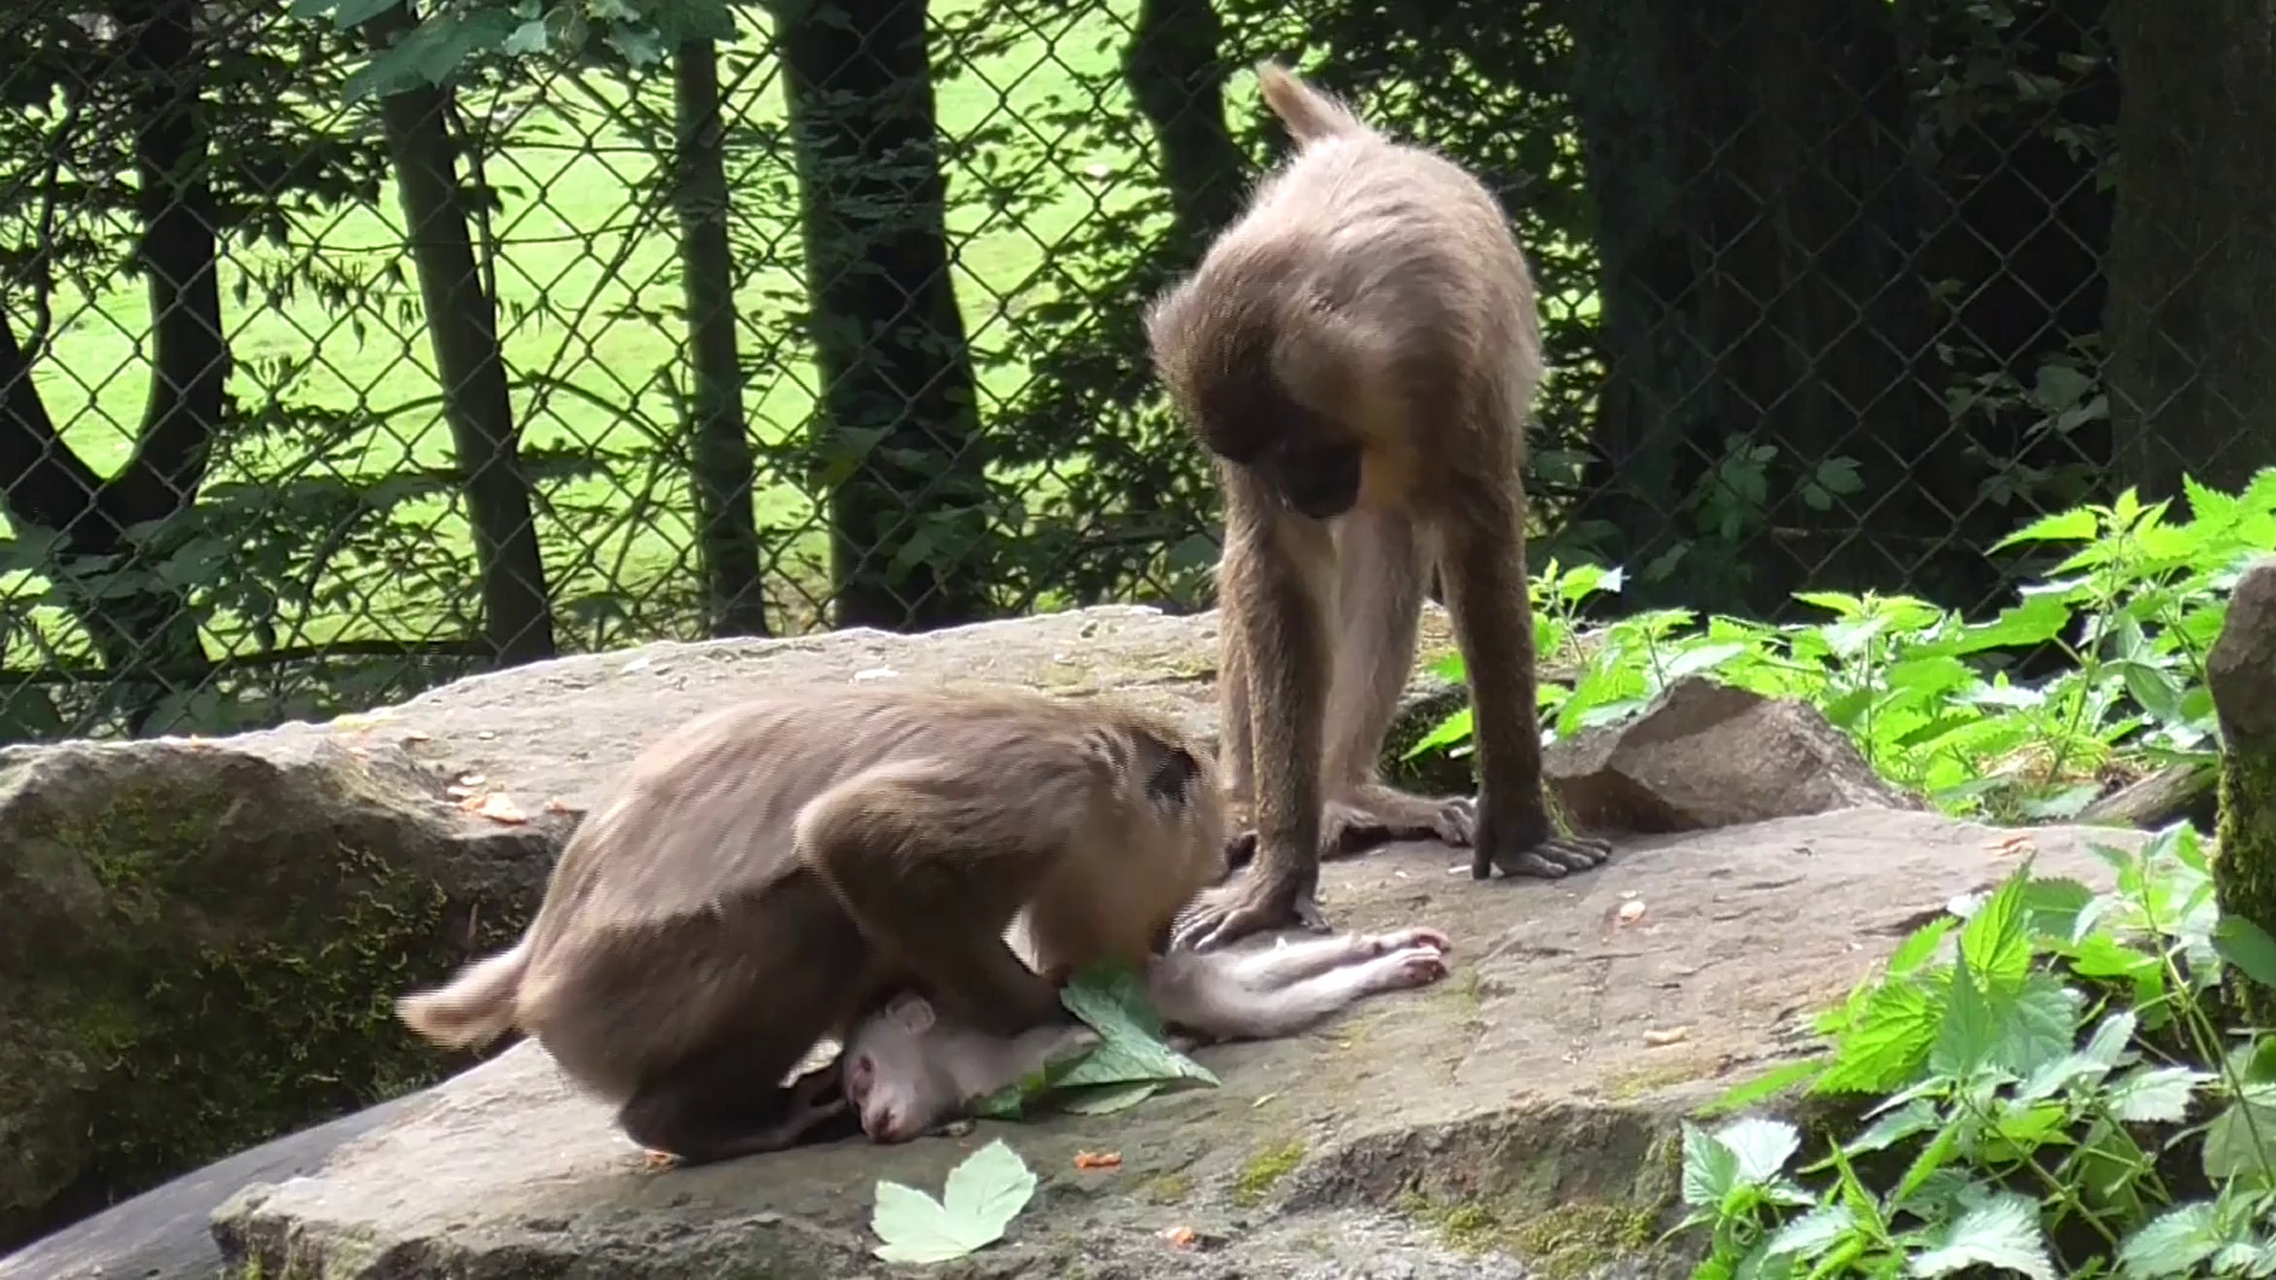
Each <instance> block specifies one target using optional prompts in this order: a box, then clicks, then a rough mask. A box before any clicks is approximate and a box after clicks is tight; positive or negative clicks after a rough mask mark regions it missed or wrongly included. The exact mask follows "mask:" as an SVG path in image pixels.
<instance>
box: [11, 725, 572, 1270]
mask: <svg viewBox="0 0 2276 1280" xmlns="http://www.w3.org/2000/svg"><path fill="white" fill-rule="evenodd" d="M562 825H565V824H562ZM541 827H542V824H539V823H530V824H524V825H520V826H511V825H503V824H499V823H496V822H493V821H490V820H487V819H482V818H477V817H474V816H472V815H470V814H468V813H466V812H464V811H462V810H461V809H460V808H459V807H458V806H457V805H456V804H455V803H453V802H452V801H451V799H450V798H449V797H448V796H447V795H446V794H445V783H444V782H443V781H442V780H441V779H439V778H438V777H436V775H435V774H434V772H433V770H431V769H430V768H429V767H428V766H426V765H424V764H422V763H420V762H418V761H416V760H414V759H412V758H411V757H410V756H408V755H407V754H405V753H403V752H402V751H399V750H388V749H384V748H357V749H350V748H348V747H346V746H344V745H341V744H337V743H333V742H329V741H327V740H325V739H324V738H323V737H321V736H319V735H311V734H303V735H270V736H265V737H259V738H241V739H235V740H232V741H229V742H226V743H222V742H207V741H198V740H186V739H166V740H157V741H145V742H134V743H118V744H108V745H93V744H86V743H77V744H66V745H61V746H52V747H20V748H13V749H9V750H6V751H0V1029H4V1030H0V1149H5V1150H6V1151H7V1152H8V1158H7V1159H6V1160H5V1161H0V1244H14V1243H18V1242H20V1241H22V1240H23V1239H25V1238H27V1237H28V1236H29V1235H31V1234H33V1233H36V1232H37V1231H38V1230H40V1229H41V1228H43V1227H47V1226H50V1225H53V1224H54V1223H55V1222H57V1221H58V1220H59V1219H65V1218H68V1217H70V1216H75V1215H76V1214H78V1213H83V1212H86V1211H88V1210H90V1209H94V1208H99V1207H100V1206H102V1205H103V1204H105V1203H108V1202H109V1201H110V1200H112V1199H114V1198H116V1197H117V1196H118V1195H120V1194H122V1193H128V1192H133V1191H138V1190H140V1189H142V1188H143V1187H146V1186H149V1185H150V1184H151V1183H153V1182H156V1181H159V1180H160V1179H161V1178H163V1177H165V1176H167V1175H169V1174H172V1173H175V1172H178V1171H180V1170H182V1169H184V1168H190V1167H194V1166H196V1165H198V1164H202V1163H204V1162H206V1161H208V1160H212V1159H215V1158H217V1157H220V1156H224V1155H227V1154H228V1153H230V1152H231V1151H234V1150H237V1149H239V1148H241V1147H244V1146H246V1145H248V1144H250V1143H254V1142H258V1141H260V1140H262V1139H264V1138H267V1137H269V1136H271V1135H273V1134H276V1133H280V1132H283V1131H286V1130H289V1129H293V1128H297V1127H299V1126H300V1125H303V1124H306V1123H307V1122H308V1121H309V1120H310V1119H312V1118H317V1117H321V1116H325V1115H332V1114H338V1113H340V1112H342V1111H346V1110H350V1109H353V1108H355V1107H358V1106H362V1105H366V1104H369V1103H370V1102H372V1101H374V1100H376V1099H378V1098H382V1097H386V1096H389V1095H391V1094H394V1093H399V1092H401V1091H402V1089H403V1088H404V1086H405V1085H406V1084H408V1083H415V1082H419V1081H421V1080H423V1079H432V1078H434V1077H435V1076H436V1075H438V1074H439V1073H440V1071H441V1069H442V1067H443V1065H444V1060H443V1059H442V1058H441V1057H440V1056H439V1055H436V1054H433V1053H430V1052H427V1051H426V1050H424V1049H422V1048H420V1047H418V1046H416V1045H414V1044H412V1043H409V1042H408V1041H407V1040H406V1039H405V1038H404V1037H403V1035H402V1034H401V1030H400V1028H398V1027H396V1026H394V1025H393V1022H392V1018H391V1016H390V1014H389V1011H388V1002H389V1001H390V999H391V998H392V997H393V995H394V994H395V992H396V990H397V989H398V988H400V987H401V986H402V985H403V983H404V982H405V981H406V980H410V979H413V978H423V977H431V976H433V975H435V974H438V973H443V972H447V971H448V970H449V969H450V968H451V967H452V966H454V965H456V964H458V963H460V962H461V961H462V960H463V959H464V958H465V957H466V955H467V954H469V952H470V951H471V950H475V949H481V948H486V947H488V946H492V945H495V944H496V943H498V942H499V941H500V940H501V939H505V938H510V937H511V936H512V933H513V931H514V930H515V929H517V928H518V927H519V923H520V919H519V917H518V915H517V909H518V907H519V905H520V904H525V903H527V902H529V901H531V900H532V899H533V897H534V895H535V893H536V892H537V891H538V888H539V886H540V885H541V883H542V880H543V877H544V875H545V871H546V868H547V867H548V865H549V863H550V852H549V851H550V849H551V847H552V841H551V839H550V838H549V837H548V835H547V833H546V832H545V831H544V830H542V829H541ZM460 1061H461V1062H463V1061H464V1059H461V1060H460Z"/></svg>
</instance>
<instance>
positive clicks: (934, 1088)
mask: <svg viewBox="0 0 2276 1280" xmlns="http://www.w3.org/2000/svg"><path fill="white" fill-rule="evenodd" d="M1098 1043H1099V1034H1098V1032H1096V1031H1093V1030H1092V1029H1091V1028H1089V1027H1088V1026H1085V1025H1083V1024H1082V1023H1079V1022H1078V1023H1073V1024H1069V1025H1065V1026H1058V1025H1046V1026H1041V1027H1035V1028H1033V1029H1031V1030H1027V1031H1023V1032H1021V1033H1020V1034H1018V1035H1016V1036H1009V1037H1006V1036H992V1035H989V1034H988V1033H987V1032H985V1031H982V1030H981V1029H980V1028H978V1027H976V1026H973V1025H972V1024H970V1023H967V1022H964V1021H961V1020H959V1019H956V1018H943V1017H940V1016H939V1014H938V1013H937V1012H936V1011H935V1010H934V1009H933V1006H932V1002H931V1001H929V1000H926V999H925V998H924V997H923V996H920V995H917V994H916V993H914V992H909V991H903V992H899V993H897V994H895V995H894V996H893V997H892V998H891V999H890V1000H888V1001H887V1002H886V1003H885V1005H884V1007H883V1008H880V1009H878V1010H877V1011H876V1012H874V1013H872V1014H870V1015H869V1016H868V1017H866V1018H864V1019H862V1021H861V1024H860V1025H859V1026H857V1027H855V1028H854V1030H853V1032H852V1034H850V1035H848V1036H847V1037H846V1042H845V1046H844V1048H843V1049H841V1050H840V1052H839V1059H838V1060H839V1067H840V1070H841V1071H842V1072H843V1073H844V1074H843V1084H842V1088H843V1090H844V1098H845V1101H846V1102H847V1103H848V1104H849V1105H850V1106H851V1107H852V1108H853V1109H854V1111H855V1112H857V1113H858V1114H859V1116H860V1119H861V1130H862V1132H863V1133H865V1134H867V1135H868V1136H869V1140H870V1141H872V1142H879V1143H900V1142H909V1141H912V1140H914V1139H916V1138H919V1137H922V1136H924V1135H925V1134H927V1133H931V1132H933V1131H935V1130H937V1129H939V1128H940V1127H941V1126H943V1125H945V1124H947V1123H949V1122H950V1121H952V1120H955V1119H957V1118H958V1117H959V1116H960V1115H961V1114H962V1113H963V1112H964V1110H965V1109H966V1108H967V1107H969V1106H970V1105H971V1103H972V1102H973V1101H974V1100H975V1099H978V1098H983V1097H986V1096H987V1095H989V1094H991V1093H994V1092H995V1091H996V1090H998V1089H1001V1088H1003V1087H1004V1086H1005V1085H1008V1084H1012V1083H1014V1082H1016V1081H1018V1080H1021V1079H1023V1078H1025V1077H1026V1076H1028V1075H1030V1074H1032V1073H1034V1072H1037V1071H1041V1070H1044V1069H1045V1068H1046V1067H1049V1066H1052V1065H1056V1064H1058V1063H1061V1062H1066V1061H1069V1060H1071V1059H1074V1058H1078V1057H1081V1056H1082V1055H1083V1054H1086V1053H1088V1052H1090V1051H1091V1050H1092V1049H1094V1048H1096V1047H1097V1046H1098Z"/></svg>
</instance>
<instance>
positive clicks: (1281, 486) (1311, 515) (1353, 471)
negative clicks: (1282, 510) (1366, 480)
mask: <svg viewBox="0 0 2276 1280" xmlns="http://www.w3.org/2000/svg"><path fill="white" fill-rule="evenodd" d="M1361 462H1362V457H1361V454H1360V451H1359V450H1358V449H1357V448H1356V447H1352V446H1343V445H1339V446H1335V447H1331V448H1324V449H1286V450H1281V451H1279V452H1277V453H1275V454H1273V455H1272V456H1270V457H1268V458H1267V459H1266V461H1265V465H1264V467H1263V468H1262V470H1263V471H1264V473H1265V478H1266V479H1267V480H1269V481H1270V482H1271V483H1272V487H1273V488H1274V489H1276V490H1278V491H1279V493H1280V496H1281V500H1282V501H1283V502H1286V503H1287V504H1288V508H1289V510H1291V511H1294V512H1295V513H1296V514H1298V515H1300V516H1304V517H1305V518H1307V519H1311V520H1332V519H1334V518H1335V517H1337V516H1340V515H1342V514H1344V513H1345V512H1347V511H1349V510H1351V509H1352V508H1353V507H1355V506H1357V505H1359V484H1360V478H1361Z"/></svg>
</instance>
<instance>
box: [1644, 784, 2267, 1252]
mask: <svg viewBox="0 0 2276 1280" xmlns="http://www.w3.org/2000/svg"><path fill="white" fill-rule="evenodd" d="M2097 852H2098V853H2099V854H2100V856H2102V857H2103V858H2104V859H2105V860H2107V861H2108V862H2109V864H2110V865H2111V867H2112V869H2113V870H2114V871H2115V873H2116V876H2115V884H2114V887H2113V889H2112V890H2111V891H2110V892H2107V893H2101V894H2096V893H2093V892H2091V891H2090V890H2089V889H2088V888H2087V887H2086V886H2085V885H2083V884H2081V883H2079V882H2077V881H2075V880H2068V879H2061V878H2043V877H2038V876H2034V875H2033V874H2032V872H2031V869H2030V867H2029V866H2028V865H2026V866H2024V867H2021V868H2019V869H2018V870H2017V871H2016V872H2015V873H2014V874H2013V875H2011V876H2010V877H2009V878H2008V879H2007V880H2006V881H2005V882H2003V883H2002V884H2001V885H2000V886H1999V887H1998V888H1997V889H1996V890H1994V891H1993V892H1991V893H1990V894H1988V895H1982V896H1979V897H1977V898H1975V899H1972V900H1969V901H1966V902H1963V903H1960V904H1956V906H1955V908H1954V912H1955V915H1949V916H1944V917H1940V918H1938V919H1937V920H1935V921H1932V922H1931V923H1929V924H1928V925H1926V926H1924V927H1922V928H1921V929H1919V930H1917V931H1916V932H1914V933H1913V934H1912V935H1911V936H1910V937H1908V938H1907V939H1905V941H1904V942H1903V943H1902V944H1901V945H1900V946H1899V947H1898V948H1897V950H1896V952H1895V954H1894V955H1893V956H1892V957H1891V959H1890V960H1889V962H1888V965H1887V967H1886V969H1885V971H1884V972H1882V973H1880V974H1879V975H1877V976H1876V977H1875V978H1873V979H1871V980H1869V981H1868V982H1866V983H1864V984H1862V985H1860V986H1859V987H1858V989H1857V990H1856V991H1854V992H1853V993H1852V994H1851V995H1850V997H1849V999H1848V1000H1847V1001H1845V1002H1844V1003H1843V1004H1842V1005H1841V1006H1840V1007H1839V1008H1837V1009H1834V1010H1832V1011H1830V1012H1829V1013H1827V1014H1826V1015H1825V1016H1824V1017H1823V1018H1822V1019H1821V1021H1820V1023H1819V1029H1820V1031H1821V1032H1823V1033H1824V1034H1825V1035H1826V1036H1828V1037H1829V1039H1830V1042H1831V1044H1830V1048H1829V1049H1828V1050H1827V1051H1826V1052H1824V1053H1823V1054H1821V1055H1820V1056H1818V1057H1815V1058H1813V1059H1810V1060H1808V1061H1806V1062H1802V1063H1798V1064H1794V1065H1790V1066H1787V1067H1784V1068H1781V1069H1779V1070H1777V1071H1774V1072H1772V1073H1770V1074H1768V1075H1766V1076H1764V1077H1762V1078H1760V1079H1758V1080H1756V1081H1753V1082H1750V1083H1749V1084H1747V1085H1743V1086H1741V1087H1740V1088H1738V1089H1736V1090H1733V1091H1732V1092H1731V1093H1730V1094H1728V1095H1726V1096H1725V1097H1724V1098H1723V1099H1721V1100H1719V1101H1718V1103H1717V1104H1716V1105H1715V1107H1713V1108H1710V1110H1728V1109H1731V1108H1735V1107H1739V1106H1743V1105H1746V1104H1748V1103H1750V1102H1753V1101H1756V1100H1758V1099H1761V1098H1764V1097H1767V1096H1769V1095H1770V1094H1772V1093H1776V1092H1780V1091H1783V1090H1786V1089H1790V1088H1793V1087H1795V1086H1798V1085H1804V1086H1806V1087H1807V1088H1808V1090H1809V1091H1810V1092H1812V1093H1816V1094H1821V1095H1829V1094H1836V1095H1838V1094H1849V1095H1869V1096H1877V1097H1878V1101H1876V1102H1874V1103H1873V1104H1872V1105H1871V1106H1869V1107H1868V1108H1867V1109H1866V1110H1865V1111H1864V1112H1863V1115H1862V1117H1861V1120H1862V1122H1863V1123H1862V1128H1860V1129H1857V1130H1856V1131H1855V1132H1850V1133H1846V1134H1845V1135H1844V1136H1839V1137H1836V1138H1833V1139H1830V1140H1829V1141H1828V1143H1827V1146H1826V1150H1825V1152H1824V1154H1823V1155H1822V1156H1821V1157H1820V1158H1818V1159H1816V1160H1815V1161H1813V1162H1811V1163H1809V1164H1806V1165H1803V1166H1801V1167H1799V1168H1795V1167H1793V1160H1794V1157H1795V1156H1796V1155H1797V1153H1798V1152H1799V1151H1800V1148H1801V1138H1800V1135H1799V1133H1798V1131H1797V1130H1796V1129H1795V1128H1794V1127H1793V1126H1792V1125H1790V1124H1787V1123H1786V1122H1784V1121H1781V1120H1776V1119H1768V1118H1761V1117H1747V1118H1743V1119H1739V1120H1736V1121H1734V1122H1732V1123H1729V1124H1726V1125H1724V1126H1722V1127H1721V1128H1718V1129H1716V1130H1713V1131H1708V1130H1705V1129H1702V1128H1699V1127H1696V1126H1691V1125H1687V1126H1686V1129H1685V1134H1684V1165H1683V1196H1684V1200H1685V1202H1686V1203H1687V1204H1689V1205H1690V1206H1691V1207H1692V1211H1691V1213H1690V1215H1689V1216H1688V1217H1687V1218H1686V1219H1685V1221H1684V1223H1683V1224H1682V1226H1681V1227H1679V1228H1678V1230H1683V1229H1695V1228H1699V1227H1705V1228H1707V1229H1708V1231H1709V1233H1710V1240H1709V1248H1708V1253H1707V1256H1706V1258H1705V1259H1704V1260H1703V1261H1702V1262H1701V1263H1700V1265H1699V1266H1698V1268H1697V1269H1696V1270H1695V1272H1694V1275H1695V1276H1698V1277H1702V1278H1703V1280H1738V1278H1741V1277H1744V1278H1748V1280H1756V1278H1760V1280H1769V1278H1772V1277H1785V1276H1804V1275H1807V1276H1812V1277H1836V1276H1894V1275H1900V1274H1902V1275H1913V1276H1936V1275H1947V1274H1952V1273H1955V1272H1960V1271H1964V1270H1968V1269H1970V1268H1987V1269H1989V1270H1988V1271H1986V1272H1978V1273H1977V1274H1988V1273H2015V1274H2021V1275H2026V1276H2031V1277H2035V1278H2040V1280H2053V1278H2054V1277H2055V1276H2058V1275H2062V1276H2104V1275H2109V1276H2127V1277H2150V1276H2195V1275H2208V1276H2209V1275H2222V1276H2265V1275H2276V1037H2270V1036H2266V1035H2262V1034H2259V1033H2257V1032H2243V1031H2235V1030H2230V1029H2226V1026H2225V1023H2224V1017H2225V1013H2226V1008H2225V1005H2224V1002H2223V1000H2222V998H2221V982H2222V978H2223V974H2224V972H2225V970H2226V968H2227V967H2228V966H2230V965H2234V966H2236V967H2237V968H2238V969H2239V970H2241V971H2243V972H2244V973H2245V974H2246V975H2248V976H2250V977H2252V978H2254V979H2255V980H2256V981H2257V980H2264V978H2263V975H2264V974H2266V975H2276V942H2272V941H2271V940H2270V939H2269V937H2268V935H2267V934H2266V933H2264V932H2263V931H2262V930H2260V929H2259V928H2258V927H2256V926H2254V925H2252V924H2251V923H2250V922H2247V921H2244V920H2240V919H2236V918H2224V917H2222V916H2221V914H2220V911H2219V909H2218V907H2217V905H2216V904H2215V901H2214V895H2213V887H2212V881H2211V877H2210V872H2209V869H2208V866H2207V863H2206V859H2205V855H2204V851H2203V850H2202V849H2201V848H2200V846H2199V842H2198V838H2197V835H2196V833H2195V832H2194V830H2192V829H2191V828H2189V827H2188V826H2187V825H2177V826H2174V827H2172V828H2169V829H2167V830H2165V831H2162V832H2160V833H2158V835H2157V836H2156V837H2155V838H2154V839H2152V840H2151V841H2150V842H2148V844H2147V845H2146V846H2145V847H2144V848H2143V849H2142V850H2141V851H2140V852H2139V853H2125V852H2120V851H2116V850H2110V849H2099V850H2097ZM1962 920H1964V923H1960V921H1962ZM1948 942H1949V943H1951V944H1952V945H1951V946H1950V947H1947V946H1946V943H1948Z"/></svg>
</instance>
